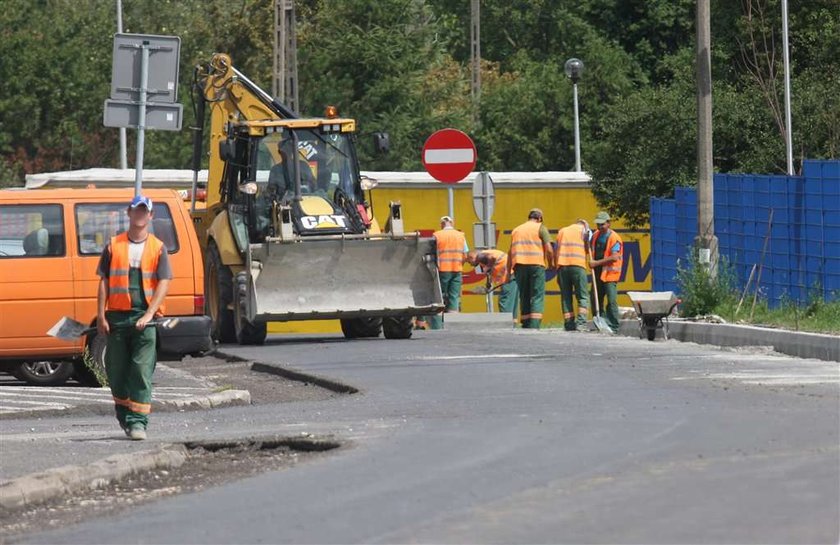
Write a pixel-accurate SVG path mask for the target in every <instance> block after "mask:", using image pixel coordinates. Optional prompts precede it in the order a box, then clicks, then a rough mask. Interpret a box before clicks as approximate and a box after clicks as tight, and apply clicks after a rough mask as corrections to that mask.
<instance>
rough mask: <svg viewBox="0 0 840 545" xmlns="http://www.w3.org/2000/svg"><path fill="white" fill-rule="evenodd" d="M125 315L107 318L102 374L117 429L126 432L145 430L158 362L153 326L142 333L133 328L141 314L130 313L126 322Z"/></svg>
mask: <svg viewBox="0 0 840 545" xmlns="http://www.w3.org/2000/svg"><path fill="white" fill-rule="evenodd" d="M127 314H129V313H109V315H108V324H109V326H110V328H111V332H110V334H109V335H108V345H107V350H106V352H105V371H106V373H107V375H108V383H109V384H110V386H111V395H112V396H114V408H115V410H116V413H117V420H118V421H119V422H120V426H122V427H123V428H127V427H130V426H131V425H132V424H140V425H142V426H143V428H146V426H148V424H149V413H150V412H151V403H152V375H153V374H154V372H155V363H156V360H157V332H156V331H155V327H154V326H153V325H149V326H146V328H144V329H143V331H138V330H137V328H136V327H134V325H133V324H134V322H136V321H137V318H139V317H140V316H142V315H143V314H142V312H141V313H140V314H137V313H135V312H132V313H130V315H131V318H127V316H126V315H127ZM115 315H116V316H115Z"/></svg>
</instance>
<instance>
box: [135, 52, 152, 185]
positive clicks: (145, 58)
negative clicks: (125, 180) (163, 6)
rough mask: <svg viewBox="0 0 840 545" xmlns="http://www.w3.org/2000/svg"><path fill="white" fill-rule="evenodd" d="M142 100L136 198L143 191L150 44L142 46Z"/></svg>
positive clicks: (140, 106)
mask: <svg viewBox="0 0 840 545" xmlns="http://www.w3.org/2000/svg"><path fill="white" fill-rule="evenodd" d="M140 53H141V56H140V100H139V101H138V121H137V156H136V157H135V159H134V196H135V197H136V196H137V195H139V194H140V193H142V189H143V154H144V152H145V147H146V91H147V89H148V87H149V42H148V40H143V43H142V44H141V45H140Z"/></svg>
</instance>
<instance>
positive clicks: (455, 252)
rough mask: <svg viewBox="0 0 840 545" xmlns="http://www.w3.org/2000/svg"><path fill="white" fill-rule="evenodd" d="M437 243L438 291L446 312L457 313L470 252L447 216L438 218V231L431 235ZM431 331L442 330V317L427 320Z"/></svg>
mask: <svg viewBox="0 0 840 545" xmlns="http://www.w3.org/2000/svg"><path fill="white" fill-rule="evenodd" d="M432 236H434V237H435V242H436V243H437V258H438V276H439V277H440V291H441V292H442V293H443V301H444V303H445V304H446V312H458V310H459V309H460V308H461V285H462V284H463V279H462V278H461V272H462V271H463V269H464V260H465V259H466V257H467V252H468V251H469V250H470V248H469V246H467V239H466V237H464V233H462V232H461V231H458V230H456V229H455V221H454V220H453V219H452V218H450V217H449V216H443V217H442V218H440V230H439V231H435V232H434V234H433V235H432ZM429 325H430V326H431V328H432V329H443V316H442V315H440V314H435V315H433V316H431V317H430V318H429Z"/></svg>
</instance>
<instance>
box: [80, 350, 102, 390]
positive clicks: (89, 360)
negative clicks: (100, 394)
mask: <svg viewBox="0 0 840 545" xmlns="http://www.w3.org/2000/svg"><path fill="white" fill-rule="evenodd" d="M82 363H84V364H85V367H86V368H87V370H88V371H90V373H91V374H92V375H93V376H94V378H96V381H97V382H98V383H99V385H100V386H102V387H104V388H107V387H108V375H107V374H106V373H105V370H104V369H102V368H101V367H100V366H99V365H97V364H96V361H95V360H94V359H93V355H92V354H91V353H90V350H89V349H88V348H87V347H85V351H84V352H83V353H82Z"/></svg>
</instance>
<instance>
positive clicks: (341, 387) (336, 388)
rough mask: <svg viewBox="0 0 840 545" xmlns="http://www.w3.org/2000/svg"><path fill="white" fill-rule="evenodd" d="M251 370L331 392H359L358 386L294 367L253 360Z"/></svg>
mask: <svg viewBox="0 0 840 545" xmlns="http://www.w3.org/2000/svg"><path fill="white" fill-rule="evenodd" d="M251 371H256V372H258V373H268V374H271V375H279V376H281V377H283V378H287V379H289V380H296V381H298V382H307V383H309V384H314V385H316V386H320V387H321V388H324V389H327V390H330V391H331V392H336V393H338V394H356V393H358V392H359V390H358V388H354V387H352V386H349V385H347V384H342V383H340V382H336V381H334V380H331V379H328V378H323V377H319V376H316V375H310V374H308V373H304V372H302V371H296V370H294V369H288V368H286V367H280V366H278V365H269V364H267V363H260V362H256V361H255V362H254V363H252V364H251Z"/></svg>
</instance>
